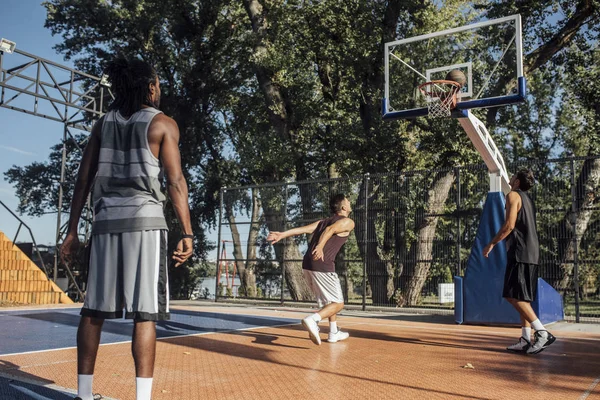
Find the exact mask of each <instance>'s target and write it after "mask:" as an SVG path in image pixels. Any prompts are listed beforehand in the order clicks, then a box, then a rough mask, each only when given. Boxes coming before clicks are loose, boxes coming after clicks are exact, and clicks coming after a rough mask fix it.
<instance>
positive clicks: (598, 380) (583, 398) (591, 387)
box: [579, 376, 600, 400]
mask: <svg viewBox="0 0 600 400" xmlns="http://www.w3.org/2000/svg"><path fill="white" fill-rule="evenodd" d="M598 383H600V376H599V377H597V378H596V380H595V381H594V382H592V384H591V385H590V386H589V387H588V388H587V390H586V391H585V393H583V394H582V395H581V397H580V398H579V400H585V399H587V398H588V396H589V395H590V394H592V392H593V391H594V389H595V388H596V386H597V385H598Z"/></svg>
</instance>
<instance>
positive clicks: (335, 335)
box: [327, 329, 350, 343]
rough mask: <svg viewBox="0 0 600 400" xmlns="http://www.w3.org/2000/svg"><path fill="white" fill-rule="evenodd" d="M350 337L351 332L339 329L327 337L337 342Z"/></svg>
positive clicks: (331, 341) (329, 340) (332, 341)
mask: <svg viewBox="0 0 600 400" xmlns="http://www.w3.org/2000/svg"><path fill="white" fill-rule="evenodd" d="M349 337H350V334H349V333H348V332H342V331H340V330H339V329H338V330H337V332H335V333H332V332H329V336H328V337H327V341H328V342H329V343H335V342H339V341H342V340H346V339H348V338H349Z"/></svg>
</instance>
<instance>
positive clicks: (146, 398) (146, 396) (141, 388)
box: [135, 378, 152, 400]
mask: <svg viewBox="0 0 600 400" xmlns="http://www.w3.org/2000/svg"><path fill="white" fill-rule="evenodd" d="M151 396H152V378H135V398H136V399H137V400H150V397H151Z"/></svg>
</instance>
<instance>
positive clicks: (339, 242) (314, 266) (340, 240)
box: [302, 215, 348, 272]
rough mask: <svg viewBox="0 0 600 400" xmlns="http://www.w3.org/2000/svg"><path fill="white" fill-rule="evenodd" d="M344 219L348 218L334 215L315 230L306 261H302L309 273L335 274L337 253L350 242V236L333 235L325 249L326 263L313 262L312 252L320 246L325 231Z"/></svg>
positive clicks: (321, 222)
mask: <svg viewBox="0 0 600 400" xmlns="http://www.w3.org/2000/svg"><path fill="white" fill-rule="evenodd" d="M342 218H346V217H344V216H342V215H333V216H331V217H329V218H326V219H323V220H321V221H320V222H319V225H317V229H315V231H314V233H313V237H312V240H311V241H310V244H309V245H308V250H306V254H304V259H303V260H302V268H303V269H307V270H309V271H317V272H335V257H336V256H337V253H338V252H339V251H340V249H341V248H342V246H343V245H344V243H346V241H347V240H348V236H346V237H341V236H338V235H333V236H332V237H331V238H330V239H329V240H328V241H327V243H325V246H324V247H323V258H324V259H325V260H324V261H321V260H313V259H312V257H313V256H312V252H313V250H314V249H315V247H317V245H318V244H319V240H320V239H321V235H322V234H323V232H325V229H326V228H327V227H328V226H330V225H332V224H334V223H336V222H337V221H339V220H340V219H342Z"/></svg>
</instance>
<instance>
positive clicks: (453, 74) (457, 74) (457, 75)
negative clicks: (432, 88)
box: [446, 69, 467, 87]
mask: <svg viewBox="0 0 600 400" xmlns="http://www.w3.org/2000/svg"><path fill="white" fill-rule="evenodd" d="M446 80H447V81H454V82H458V83H459V84H460V87H463V86H465V85H466V83H467V77H466V76H465V74H463V72H462V71H461V70H460V69H453V70H452V71H450V72H448V73H447V74H446Z"/></svg>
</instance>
